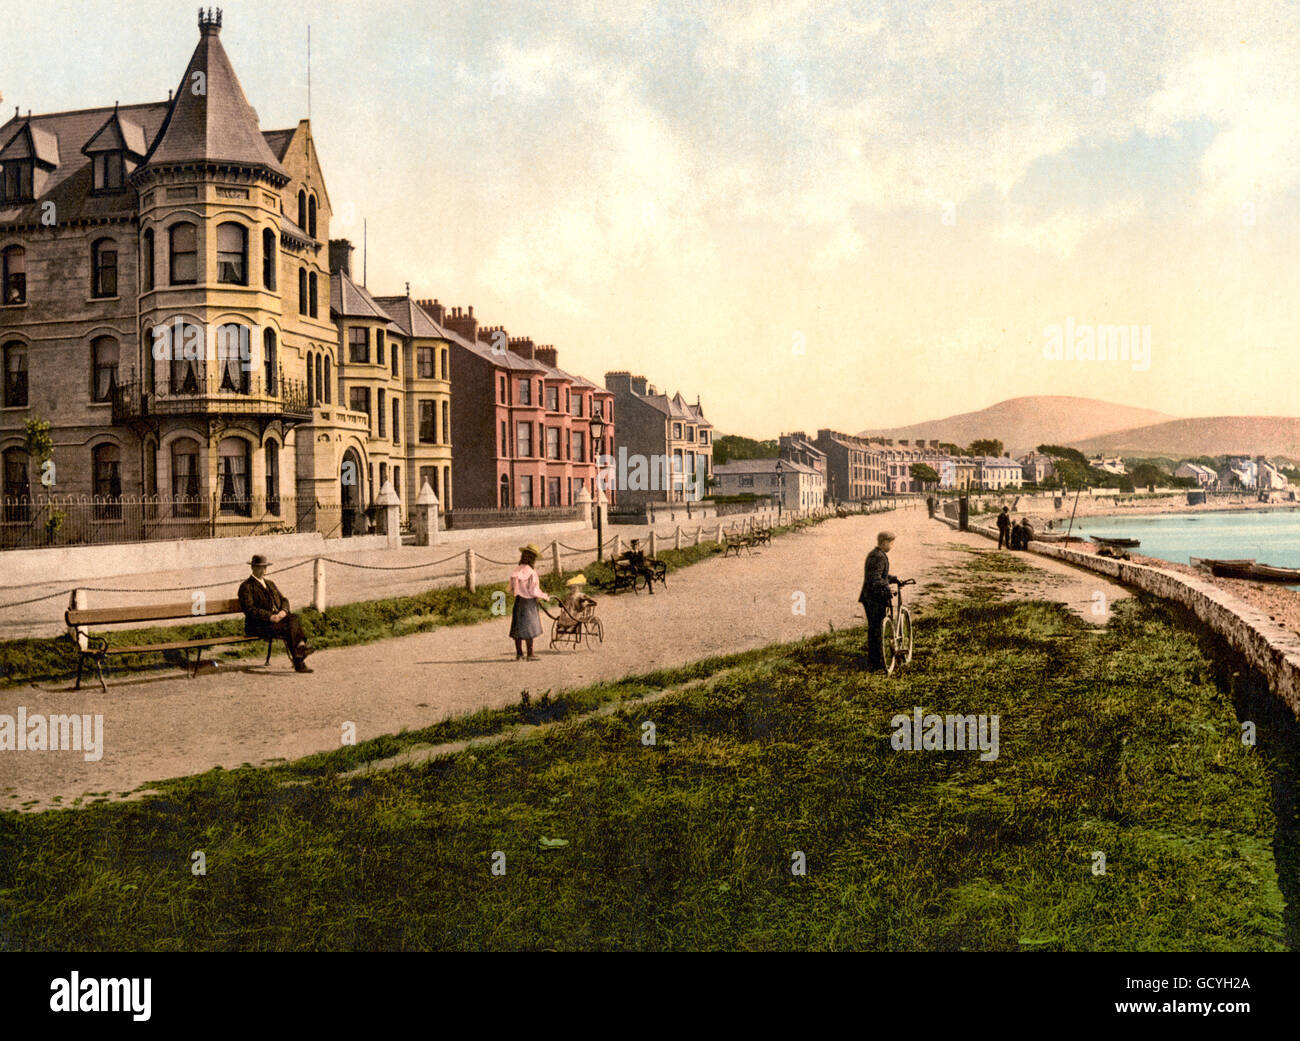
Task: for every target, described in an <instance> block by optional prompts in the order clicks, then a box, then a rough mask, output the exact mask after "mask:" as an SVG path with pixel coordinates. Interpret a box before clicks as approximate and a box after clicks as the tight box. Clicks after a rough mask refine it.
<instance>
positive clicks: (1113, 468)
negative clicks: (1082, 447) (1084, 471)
mask: <svg viewBox="0 0 1300 1041" xmlns="http://www.w3.org/2000/svg"><path fill="white" fill-rule="evenodd" d="M1088 465H1089V466H1091V467H1092V468H1093V469H1094V470H1101V471H1102V472H1103V473H1108V474H1114V475H1115V476H1117V477H1123V476H1124V475H1125V474H1127V473H1128V468H1127V467H1126V466H1125V465H1124V460H1123V459H1121V458H1120V457H1119V456H1117V455H1116V456H1109V457H1107V456H1100V455H1099V456H1094V457H1093V458H1092V459H1089V460H1088Z"/></svg>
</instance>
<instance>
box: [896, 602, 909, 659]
mask: <svg viewBox="0 0 1300 1041" xmlns="http://www.w3.org/2000/svg"><path fill="white" fill-rule="evenodd" d="M898 653H899V656H900V657H901V658H902V659H903V664H904V665H911V664H912V612H911V611H909V610H908V609H907V608H906V607H904V608H902V610H900V611H899V612H898Z"/></svg>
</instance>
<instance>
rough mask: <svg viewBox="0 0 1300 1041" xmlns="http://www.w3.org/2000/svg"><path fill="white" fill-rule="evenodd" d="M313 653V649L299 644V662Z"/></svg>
mask: <svg viewBox="0 0 1300 1041" xmlns="http://www.w3.org/2000/svg"><path fill="white" fill-rule="evenodd" d="M312 651H313V648H311V647H308V646H307V645H306V644H305V643H300V644H298V658H299V660H302V659H303V658H305V657H307V655H309V654H311V653H312Z"/></svg>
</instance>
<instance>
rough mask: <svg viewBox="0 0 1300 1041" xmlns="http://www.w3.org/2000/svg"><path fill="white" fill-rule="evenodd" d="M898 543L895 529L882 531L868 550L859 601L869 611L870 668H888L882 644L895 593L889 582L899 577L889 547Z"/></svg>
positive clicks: (868, 665) (870, 669)
mask: <svg viewBox="0 0 1300 1041" xmlns="http://www.w3.org/2000/svg"><path fill="white" fill-rule="evenodd" d="M893 545H894V533H893V532H892V531H882V532H881V533H880V534H879V535H877V536H876V548H875V549H873V550H872V551H871V552H870V553H868V554H867V563H866V567H865V569H864V572H865V573H864V575H863V578H862V592H861V593H859V594H858V601H859V603H861V604H862V607H863V609H864V610H865V611H866V612H867V669H868V671H870V672H875V671H876V670H880V671H882V672H883V671H884V670H885V654H884V649H883V647H882V644H881V638H882V636H883V630H884V624H885V616H886V615H887V614H889V609H890V605H891V601H892V599H893V598H892V596H891V595H890V591H889V583H890V582H897V581H898V579H896V578H892V577H890V574H889V551H890V549H891V548H893Z"/></svg>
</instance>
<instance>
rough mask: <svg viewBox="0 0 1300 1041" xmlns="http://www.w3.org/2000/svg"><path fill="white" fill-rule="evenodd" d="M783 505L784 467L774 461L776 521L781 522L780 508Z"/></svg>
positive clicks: (778, 461)
mask: <svg viewBox="0 0 1300 1041" xmlns="http://www.w3.org/2000/svg"><path fill="white" fill-rule="evenodd" d="M784 505H785V467H784V466H782V465H781V460H780V459H778V460H777V461H776V522H777V524H780V523H781V508H782V506H784Z"/></svg>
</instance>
